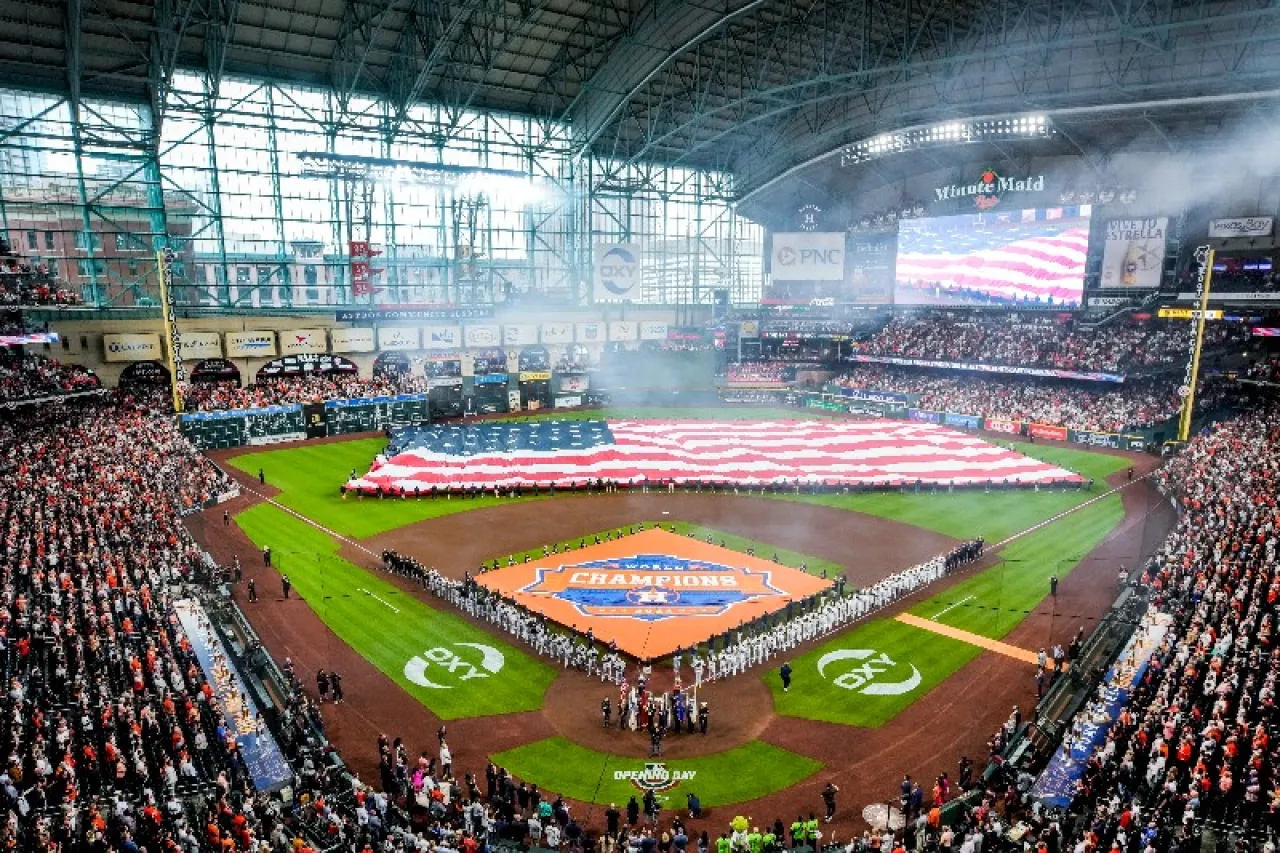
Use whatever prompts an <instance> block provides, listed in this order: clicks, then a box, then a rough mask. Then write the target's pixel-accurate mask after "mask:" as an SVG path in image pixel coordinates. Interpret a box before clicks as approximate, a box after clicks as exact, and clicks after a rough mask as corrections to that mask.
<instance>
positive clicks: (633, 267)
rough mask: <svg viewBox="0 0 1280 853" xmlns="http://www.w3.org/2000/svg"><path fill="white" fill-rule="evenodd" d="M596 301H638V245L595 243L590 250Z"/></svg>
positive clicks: (639, 274)
mask: <svg viewBox="0 0 1280 853" xmlns="http://www.w3.org/2000/svg"><path fill="white" fill-rule="evenodd" d="M592 257H593V261H594V264H593V269H594V271H595V281H594V284H593V287H592V293H591V295H592V298H593V299H594V300H595V301H596V302H618V301H621V300H626V301H628V302H639V301H640V296H641V287H640V285H641V268H640V246H639V245H638V244H636V243H596V244H595V246H593V247H592Z"/></svg>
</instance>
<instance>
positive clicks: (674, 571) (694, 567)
mask: <svg viewBox="0 0 1280 853" xmlns="http://www.w3.org/2000/svg"><path fill="white" fill-rule="evenodd" d="M519 591H520V592H523V593H528V594H530V595H546V596H551V597H553V598H557V599H559V600H561V601H565V602H568V603H569V604H572V605H573V606H574V607H575V608H576V609H577V610H578V612H579V613H581V614H582V615H583V616H623V617H626V618H629V619H642V620H644V621H647V622H658V621H661V620H663V619H671V618H673V617H679V616H720V615H721V614H723V613H726V612H728V611H729V610H732V609H733V608H734V607H736V606H738V605H741V604H744V603H746V602H748V601H753V600H755V599H757V598H763V597H768V596H775V597H779V598H781V597H782V596H784V595H785V593H784V592H783V591H782V590H780V589H778V588H777V587H775V586H773V585H772V583H770V573H769V572H768V571H763V572H753V571H751V570H750V569H745V568H734V567H732V566H722V565H719V564H717V563H706V562H703V561H701V560H687V559H684V558H682V557H671V556H668V555H666V554H636V555H635V556H633V557H620V558H616V559H610V560H594V561H592V562H588V563H578V564H576V565H571V566H560V567H558V568H542V569H538V574H537V576H536V578H535V579H534V582H533V583H531V584H529V585H528V586H525V587H523V588H522V589H520V590H519Z"/></svg>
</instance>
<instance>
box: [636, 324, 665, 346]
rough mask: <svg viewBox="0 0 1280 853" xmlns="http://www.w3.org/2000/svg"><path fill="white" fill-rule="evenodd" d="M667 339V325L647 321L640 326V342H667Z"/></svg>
mask: <svg viewBox="0 0 1280 853" xmlns="http://www.w3.org/2000/svg"><path fill="white" fill-rule="evenodd" d="M666 339H667V324H666V323H663V322H661V321H658V320H645V321H644V322H643V323H641V324H640V340H642V341H665V340H666Z"/></svg>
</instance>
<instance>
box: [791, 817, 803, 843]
mask: <svg viewBox="0 0 1280 853" xmlns="http://www.w3.org/2000/svg"><path fill="white" fill-rule="evenodd" d="M801 844H804V818H802V817H800V815H796V819H795V821H794V822H793V823H792V824H791V848H792V849H793V850H794V849H795V848H797V847H799V846H800V845H801Z"/></svg>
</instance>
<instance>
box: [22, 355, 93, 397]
mask: <svg viewBox="0 0 1280 853" xmlns="http://www.w3.org/2000/svg"><path fill="white" fill-rule="evenodd" d="M100 387H102V384H101V382H99V381H98V377H97V375H96V374H95V373H94V372H93V371H92V370H89V369H88V368H85V367H80V366H79V365H76V364H62V363H60V362H57V361H54V360H53V359H51V358H45V357H44V356H39V355H34V354H31V353H27V352H24V351H23V349H22V348H21V347H0V403H13V402H18V401H21V400H30V399H39V398H41V397H56V396H61V395H65V394H75V393H78V392H82V391H92V390H94V389H97V388H100Z"/></svg>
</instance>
